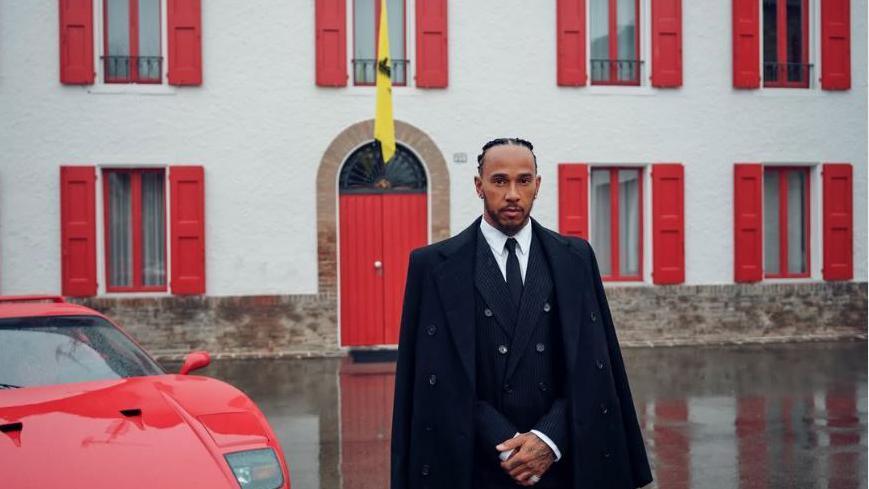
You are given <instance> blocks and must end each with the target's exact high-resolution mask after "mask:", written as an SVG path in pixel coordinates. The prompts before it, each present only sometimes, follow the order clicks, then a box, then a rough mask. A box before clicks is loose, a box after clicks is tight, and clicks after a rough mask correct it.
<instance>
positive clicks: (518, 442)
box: [495, 433, 555, 486]
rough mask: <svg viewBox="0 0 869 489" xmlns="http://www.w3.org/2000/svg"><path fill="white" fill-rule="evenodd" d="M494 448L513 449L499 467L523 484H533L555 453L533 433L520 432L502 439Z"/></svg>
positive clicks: (550, 464) (545, 469)
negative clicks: (504, 439)
mask: <svg viewBox="0 0 869 489" xmlns="http://www.w3.org/2000/svg"><path fill="white" fill-rule="evenodd" d="M495 449H496V450H498V451H499V452H503V451H506V450H514V452H513V455H511V456H510V458H508V459H507V460H506V461H504V462H501V468H503V469H504V471H505V472H507V473H508V474H510V477H512V478H513V480H515V481H516V482H517V483H518V484H520V485H523V486H533V485H534V484H535V483H536V482H537V481H538V480H539V477H543V474H545V473H546V471H547V470H549V467H550V466H552V463H553V462H554V461H555V454H553V453H552V450H551V449H550V448H549V445H547V444H546V443H544V442H543V440H541V439H540V438H538V437H537V435H535V434H534V433H522V434H521V435H518V436H516V437H513V438H510V439H509V440H506V441H504V442H503V443H501V444H500V445H498V446H497V447H495ZM531 476H537V479H534V480H532V478H531Z"/></svg>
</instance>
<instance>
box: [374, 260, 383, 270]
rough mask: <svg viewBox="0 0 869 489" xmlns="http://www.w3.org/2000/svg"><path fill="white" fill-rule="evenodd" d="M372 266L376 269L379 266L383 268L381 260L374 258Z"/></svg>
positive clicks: (378, 268)
mask: <svg viewBox="0 0 869 489" xmlns="http://www.w3.org/2000/svg"><path fill="white" fill-rule="evenodd" d="M374 268H376V269H377V270H380V269H381V268H383V262H382V261H380V260H375V261H374Z"/></svg>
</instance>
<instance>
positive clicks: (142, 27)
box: [138, 0, 161, 80]
mask: <svg viewBox="0 0 869 489" xmlns="http://www.w3.org/2000/svg"><path fill="white" fill-rule="evenodd" d="M160 55H161V53H160V0H139V61H138V69H139V78H140V79H147V80H159V79H160V76H161V73H160V60H159V59H158V57H159V56H160Z"/></svg>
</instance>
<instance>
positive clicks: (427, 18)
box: [416, 0, 449, 88]
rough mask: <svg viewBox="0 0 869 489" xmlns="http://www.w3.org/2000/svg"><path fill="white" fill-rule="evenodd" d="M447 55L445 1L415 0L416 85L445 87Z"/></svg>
mask: <svg viewBox="0 0 869 489" xmlns="http://www.w3.org/2000/svg"><path fill="white" fill-rule="evenodd" d="M448 55H449V48H448V42H447V0H416V86H417V87H420V88H446V86H447V82H448V81H449V73H448V72H449V70H448V66H449V64H448V59H449V56H448Z"/></svg>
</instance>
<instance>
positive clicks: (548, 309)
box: [543, 302, 552, 312]
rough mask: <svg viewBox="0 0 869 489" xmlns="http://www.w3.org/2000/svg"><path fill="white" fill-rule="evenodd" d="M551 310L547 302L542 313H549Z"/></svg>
mask: <svg viewBox="0 0 869 489" xmlns="http://www.w3.org/2000/svg"><path fill="white" fill-rule="evenodd" d="M551 309H552V306H550V305H549V303H548V302H547V303H545V304H543V312H549V311H550V310H551Z"/></svg>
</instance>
